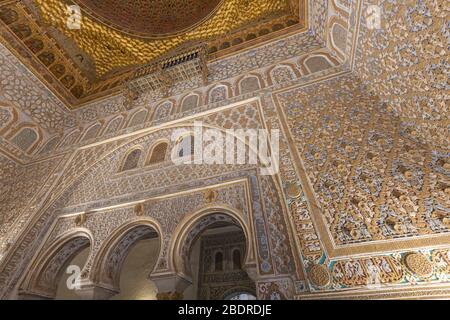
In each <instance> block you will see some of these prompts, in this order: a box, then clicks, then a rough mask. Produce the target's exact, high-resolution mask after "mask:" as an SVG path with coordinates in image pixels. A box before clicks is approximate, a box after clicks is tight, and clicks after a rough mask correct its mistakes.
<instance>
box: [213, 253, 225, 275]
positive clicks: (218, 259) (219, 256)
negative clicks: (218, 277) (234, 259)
mask: <svg viewBox="0 0 450 320" xmlns="http://www.w3.org/2000/svg"><path fill="white" fill-rule="evenodd" d="M214 271H223V253H222V252H220V251H219V252H217V253H216V255H215V257H214Z"/></svg>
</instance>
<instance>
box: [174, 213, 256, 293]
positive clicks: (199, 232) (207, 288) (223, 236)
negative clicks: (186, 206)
mask: <svg viewBox="0 0 450 320" xmlns="http://www.w3.org/2000/svg"><path fill="white" fill-rule="evenodd" d="M247 243H248V242H247V235H246V233H245V232H244V230H243V228H242V226H241V224H240V222H238V221H237V220H236V219H234V218H233V217H231V216H229V215H226V214H223V213H212V214H209V215H206V216H204V217H202V218H200V219H199V220H198V221H197V222H196V223H195V224H194V225H193V226H191V227H190V231H189V232H188V233H187V235H186V237H185V240H184V245H183V247H182V250H181V256H182V257H181V258H182V259H183V263H184V266H185V272H186V274H187V275H188V276H190V277H191V280H192V285H191V286H189V287H188V288H187V289H186V290H185V292H184V294H183V296H184V298H185V299H201V300H223V299H225V298H226V296H227V295H228V293H229V292H230V290H234V289H236V288H240V291H246V292H249V293H252V294H254V293H255V283H254V281H253V280H252V279H250V277H249V276H248V274H247V272H246V270H245V268H244V266H243V264H242V263H241V260H240V259H241V254H245V253H246V252H247V250H248V248H247ZM236 252H237V253H238V254H239V259H238V258H237V254H236ZM235 260H236V261H235Z"/></svg>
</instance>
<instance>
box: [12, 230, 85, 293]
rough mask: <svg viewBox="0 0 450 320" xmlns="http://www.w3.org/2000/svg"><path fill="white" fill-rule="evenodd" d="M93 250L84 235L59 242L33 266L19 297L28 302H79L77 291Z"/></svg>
mask: <svg viewBox="0 0 450 320" xmlns="http://www.w3.org/2000/svg"><path fill="white" fill-rule="evenodd" d="M90 246H91V240H90V237H89V236H88V235H87V234H85V233H83V232H81V233H77V234H75V235H70V236H67V237H63V238H61V239H59V240H57V241H55V243H54V244H53V245H52V246H51V247H50V248H48V249H46V250H45V251H44V252H43V253H42V254H40V258H38V259H37V260H36V262H35V263H34V264H33V265H32V266H31V268H30V270H31V272H32V273H31V274H30V276H29V277H28V278H27V280H26V284H25V285H24V287H23V289H22V290H21V292H20V293H19V294H20V295H21V296H22V297H23V298H25V299H36V298H38V299H66V300H70V299H79V298H80V297H79V296H78V295H77V289H79V288H80V284H81V283H80V280H81V279H82V276H83V273H82V271H83V267H84V265H85V264H86V261H87V259H88V256H89V253H90Z"/></svg>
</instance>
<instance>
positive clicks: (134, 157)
mask: <svg viewBox="0 0 450 320" xmlns="http://www.w3.org/2000/svg"><path fill="white" fill-rule="evenodd" d="M141 155H142V150H141V149H136V150H133V151H131V152H130V153H129V154H128V155H127V156H126V158H125V161H124V162H123V165H122V168H121V170H120V171H127V170H131V169H135V168H137V166H138V164H139V160H140V159H141Z"/></svg>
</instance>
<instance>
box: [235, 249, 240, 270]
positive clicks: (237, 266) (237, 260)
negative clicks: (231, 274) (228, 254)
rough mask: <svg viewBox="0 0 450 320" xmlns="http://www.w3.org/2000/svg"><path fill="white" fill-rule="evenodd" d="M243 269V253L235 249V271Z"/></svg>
mask: <svg viewBox="0 0 450 320" xmlns="http://www.w3.org/2000/svg"><path fill="white" fill-rule="evenodd" d="M241 267H242V264H241V252H240V251H239V249H235V250H233V270H239V269H240V268H241Z"/></svg>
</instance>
